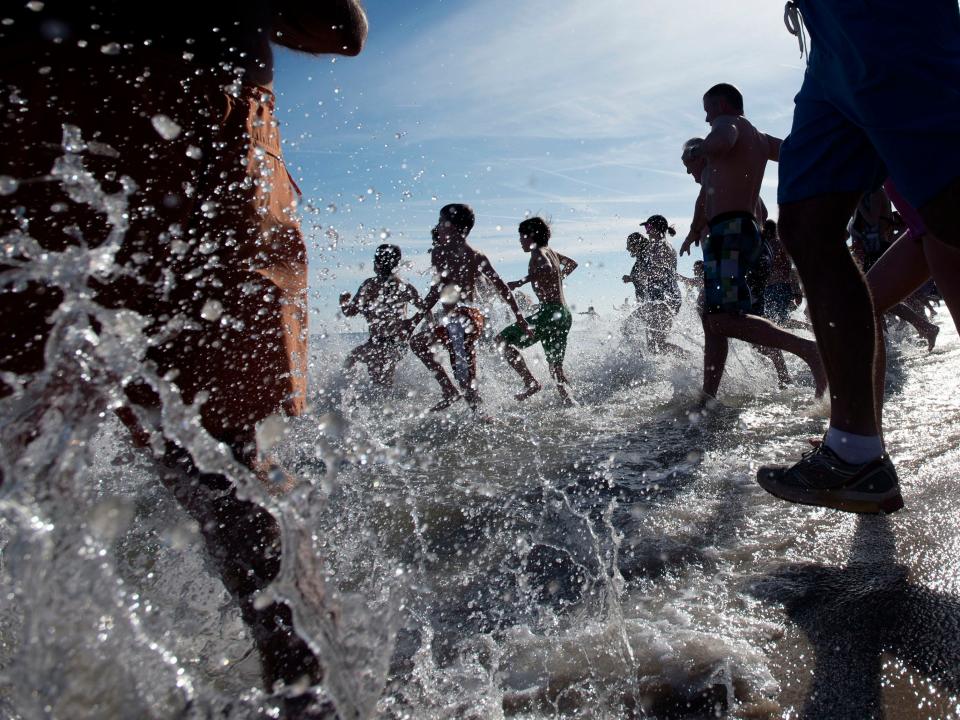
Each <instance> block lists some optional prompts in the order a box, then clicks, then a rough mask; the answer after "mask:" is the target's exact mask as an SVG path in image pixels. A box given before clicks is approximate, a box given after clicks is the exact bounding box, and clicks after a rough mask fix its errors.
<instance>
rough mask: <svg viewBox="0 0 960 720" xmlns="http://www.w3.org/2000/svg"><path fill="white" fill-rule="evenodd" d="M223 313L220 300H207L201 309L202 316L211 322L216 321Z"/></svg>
mask: <svg viewBox="0 0 960 720" xmlns="http://www.w3.org/2000/svg"><path fill="white" fill-rule="evenodd" d="M221 315H223V305H222V304H221V303H220V301H218V300H207V301H206V302H205V303H204V304H203V308H202V309H201V310H200V317H202V318H203V319H204V320H209V321H210V322H215V321H217V320H219V319H220V316H221Z"/></svg>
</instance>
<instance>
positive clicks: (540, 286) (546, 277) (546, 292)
mask: <svg viewBox="0 0 960 720" xmlns="http://www.w3.org/2000/svg"><path fill="white" fill-rule="evenodd" d="M529 270H530V284H531V285H532V286H533V291H534V292H535V293H536V295H537V298H538V299H539V300H540V302H541V303H559V304H561V305H566V304H567V301H566V299H565V297H564V295H563V266H562V264H561V263H560V256H559V255H557V253H555V252H554V251H553V250H551V249H550V248H549V247H535V248H534V249H533V250H531V251H530V267H529Z"/></svg>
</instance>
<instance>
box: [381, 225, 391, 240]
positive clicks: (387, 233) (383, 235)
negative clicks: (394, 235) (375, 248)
mask: <svg viewBox="0 0 960 720" xmlns="http://www.w3.org/2000/svg"><path fill="white" fill-rule="evenodd" d="M388 237H390V231H389V230H387V229H386V228H383V230H381V231H380V239H381V240H386V239H387V238H388Z"/></svg>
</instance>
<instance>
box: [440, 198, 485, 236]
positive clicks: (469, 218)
mask: <svg viewBox="0 0 960 720" xmlns="http://www.w3.org/2000/svg"><path fill="white" fill-rule="evenodd" d="M440 218H441V219H443V220H446V221H447V222H449V223H450V224H451V225H453V226H454V227H455V228H456V229H457V230H459V231H460V232H461V233H462V234H463V235H466V234H467V233H469V232H470V231H471V230H473V224H474V223H475V222H476V220H477V217H476V215H474V214H473V208H471V207H470V206H469V205H464V204H463V203H451V204H450V205H444V206H443V207H442V208H440Z"/></svg>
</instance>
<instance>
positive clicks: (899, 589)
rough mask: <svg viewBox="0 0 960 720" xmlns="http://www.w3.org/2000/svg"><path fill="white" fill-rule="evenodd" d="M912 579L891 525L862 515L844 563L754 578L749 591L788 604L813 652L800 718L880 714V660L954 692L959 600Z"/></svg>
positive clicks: (959, 661)
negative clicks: (899, 560)
mask: <svg viewBox="0 0 960 720" xmlns="http://www.w3.org/2000/svg"><path fill="white" fill-rule="evenodd" d="M908 576H909V573H908V570H907V568H906V567H904V566H903V565H898V564H897V563H896V562H895V546H894V536H893V531H892V529H891V527H890V521H889V520H888V519H887V518H882V517H876V516H864V517H861V518H860V519H859V522H858V525H857V530H856V535H855V537H854V540H853V546H852V548H851V552H850V560H849V562H848V563H847V565H845V566H842V567H832V566H824V565H813V564H809V565H808V564H793V565H784V566H782V567H780V568H778V569H777V570H775V571H774V572H772V573H770V574H768V575H767V576H765V577H763V578H761V579H759V580H758V581H756V583H755V584H754V585H753V587H752V589H751V593H752V594H753V595H754V596H756V597H758V598H760V599H762V600H764V601H765V602H768V603H771V604H778V605H782V606H784V608H785V609H786V612H787V615H788V616H789V618H790V620H791V621H792V622H794V623H795V624H796V625H798V626H799V627H800V628H801V629H802V630H803V631H804V633H806V635H807V637H808V638H809V640H810V643H811V644H812V645H813V647H814V651H815V654H816V659H815V663H814V669H813V679H812V683H811V686H810V689H809V693H808V697H807V698H806V701H805V703H804V706H803V708H802V709H801V711H800V715H799V717H801V718H810V719H811V720H812V719H813V718H837V719H839V718H851V719H853V718H856V719H857V720H862V719H863V718H883V717H885V713H884V702H883V695H882V692H881V687H882V670H883V662H884V655H887V656H893V657H896V658H897V659H898V660H899V661H900V662H901V663H903V665H905V666H906V667H909V668H910V669H912V670H914V671H916V672H917V673H918V674H919V675H921V676H923V677H924V678H926V679H928V680H929V681H930V682H931V683H933V684H934V685H936V686H938V687H939V688H941V689H942V690H944V691H946V692H947V693H950V694H958V693H960V642H958V638H960V598H956V597H954V596H951V595H946V594H944V593H940V592H936V591H934V590H931V589H929V588H926V587H923V586H921V585H916V584H913V583H911V582H910V581H909V577H908ZM916 699H917V698H914V701H915V700H916ZM917 712H918V717H919V716H920V714H921V711H920V710H919V708H918V710H917ZM927 714H928V713H923V717H926V716H927Z"/></svg>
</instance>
